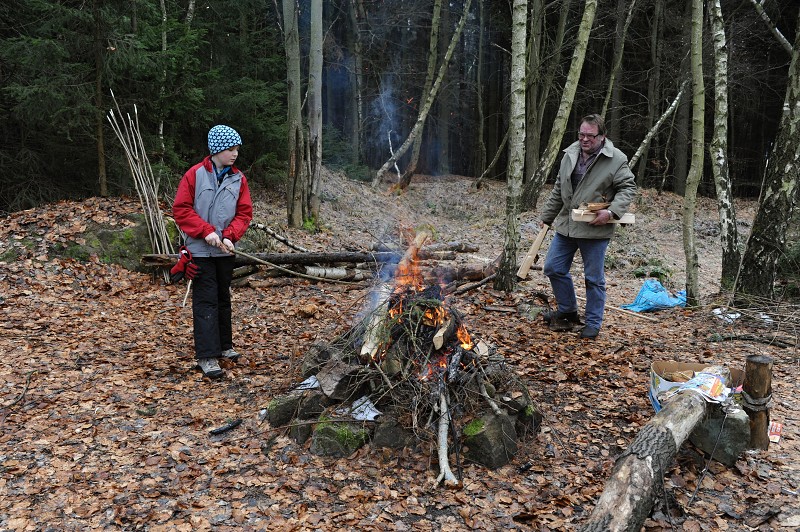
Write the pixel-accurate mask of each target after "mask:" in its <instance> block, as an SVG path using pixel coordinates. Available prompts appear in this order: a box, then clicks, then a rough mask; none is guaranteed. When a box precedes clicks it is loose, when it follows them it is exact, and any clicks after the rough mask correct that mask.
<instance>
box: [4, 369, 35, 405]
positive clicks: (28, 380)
mask: <svg viewBox="0 0 800 532" xmlns="http://www.w3.org/2000/svg"><path fill="white" fill-rule="evenodd" d="M36 372H37V370H33V371H29V372H28V375H27V376H26V377H25V387H24V388H23V389H22V393H21V394H19V397H17V398H16V399H14V400H13V401H11V402H10V403H9V404H7V405H6V406H4V407H3V408H11V407H12V406H14V405H15V404H17V403H19V402H20V401H22V399H23V398H24V397H25V394H26V393H28V386H30V384H31V377H32V376H33V374H34V373H36Z"/></svg>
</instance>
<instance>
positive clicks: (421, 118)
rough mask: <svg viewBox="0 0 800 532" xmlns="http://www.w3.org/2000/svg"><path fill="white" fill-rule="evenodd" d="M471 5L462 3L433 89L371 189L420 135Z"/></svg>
mask: <svg viewBox="0 0 800 532" xmlns="http://www.w3.org/2000/svg"><path fill="white" fill-rule="evenodd" d="M471 3H472V0H466V1H465V2H464V11H463V13H462V14H461V20H460V21H459V23H458V27H456V31H455V32H454V33H453V38H452V39H451V40H450V46H449V47H448V48H447V52H446V53H445V56H444V59H443V60H442V64H441V65H439V74H438V76H437V77H436V81H435V82H434V83H433V88H432V89H431V91H430V92H429V93H428V94H426V95H424V96H425V103H424V104H423V105H422V106H421V107H420V110H419V115H418V116H417V122H416V124H414V127H413V128H412V129H411V132H410V133H409V134H408V138H406V140H405V141H404V142H403V144H402V145H401V146H400V148H398V149H397V151H395V152H394V153H393V154H392V155H391V157H389V159H388V160H387V161H386V162H385V163H383V166H381V168H380V169H379V170H378V171H377V172H376V173H375V178H374V179H373V180H372V186H373V187H376V186H378V183H380V181H381V179H383V177H384V176H385V175H386V173H387V172H388V171H389V168H391V167H392V166H394V165H395V163H396V162H397V160H398V159H399V158H400V157H402V156H403V155H404V154H405V153H406V152H407V151H408V148H410V147H411V143H412V142H414V139H415V138H416V136H417V135H419V134H420V133H421V131H422V128H423V127H424V126H425V120H426V119H427V118H428V113H429V112H430V110H431V106H432V105H433V101H434V99H435V98H436V94H437V93H438V92H439V86H440V85H441V84H442V79H443V78H444V75H445V73H446V72H447V65H448V64H449V63H450V58H451V57H452V56H453V51H454V50H455V48H456V44H457V43H458V40H459V39H460V38H461V32H462V31H463V30H464V24H466V22H467V16H468V15H469V6H470V4H471Z"/></svg>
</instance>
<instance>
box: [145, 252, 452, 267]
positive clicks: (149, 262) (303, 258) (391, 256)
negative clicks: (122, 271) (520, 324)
mask: <svg viewBox="0 0 800 532" xmlns="http://www.w3.org/2000/svg"><path fill="white" fill-rule="evenodd" d="M252 256H253V257H256V258H258V259H259V260H261V261H264V262H271V263H272V264H280V265H287V264H298V265H303V266H312V265H317V264H340V263H345V264H350V263H359V262H365V263H373V264H374V263H384V262H389V263H392V262H397V261H398V260H399V259H400V254H399V253H393V252H388V251H383V252H372V253H370V252H359V251H352V252H351V251H339V252H327V253H326V252H313V253H253V254H252ZM455 257H456V255H455V252H452V251H444V252H441V251H434V252H430V253H427V252H425V251H424V250H421V251H420V252H419V258H420V259H422V260H429V259H430V260H452V259H455ZM177 260H178V255H175V254H165V253H161V254H159V253H156V254H148V255H143V256H142V259H141V263H142V266H154V267H162V268H167V267H171V266H172V265H174V264H175V263H176V262H177ZM245 264H258V261H257V260H254V259H253V258H250V257H245V256H243V255H237V256H236V265H237V266H241V265H245Z"/></svg>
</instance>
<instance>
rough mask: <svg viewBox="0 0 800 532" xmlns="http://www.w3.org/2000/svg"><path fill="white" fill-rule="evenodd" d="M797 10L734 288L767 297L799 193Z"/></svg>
mask: <svg viewBox="0 0 800 532" xmlns="http://www.w3.org/2000/svg"><path fill="white" fill-rule="evenodd" d="M798 56H800V13H798V17H797V30H796V31H795V41H794V47H793V50H792V59H791V63H790V65H789V79H788V82H787V86H786V96H785V98H784V105H783V114H782V116H781V121H780V125H779V128H778V134H777V137H776V138H775V142H774V144H773V147H772V152H771V154H770V157H769V161H768V163H767V169H766V174H765V176H764V186H763V192H762V196H761V201H760V203H759V208H758V212H757V213H756V217H755V220H753V228H752V230H751V231H750V238H749V240H748V242H747V248H746V250H745V253H744V257H743V259H742V267H741V271H740V272H739V276H738V280H737V290H738V291H740V292H744V293H746V294H750V295H755V296H761V297H767V298H770V299H771V298H773V297H774V295H775V278H776V275H777V270H778V259H780V257H781V255H782V254H783V252H784V251H785V249H786V233H787V231H788V229H789V221H790V220H791V218H792V216H793V214H794V210H795V208H796V207H797V202H798V199H800V198H798V196H800V186H799V185H800V142H798V141H797V139H798V138H800V64H798V60H800V57H798Z"/></svg>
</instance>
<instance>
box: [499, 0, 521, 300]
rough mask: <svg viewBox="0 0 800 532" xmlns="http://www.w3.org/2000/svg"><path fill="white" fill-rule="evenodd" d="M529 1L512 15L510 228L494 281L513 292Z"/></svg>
mask: <svg viewBox="0 0 800 532" xmlns="http://www.w3.org/2000/svg"><path fill="white" fill-rule="evenodd" d="M527 15H528V0H514V7H513V12H512V14H511V102H510V110H509V140H508V172H507V174H508V176H507V179H506V230H505V241H504V244H503V260H502V262H501V263H500V268H499V270H498V272H497V277H495V280H494V287H495V289H497V290H505V291H507V292H510V291H511V290H513V289H514V286H515V285H516V271H517V243H518V242H519V213H520V198H521V196H522V173H523V172H524V169H525V63H526V60H525V48H526V45H525V41H526V40H527Z"/></svg>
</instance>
